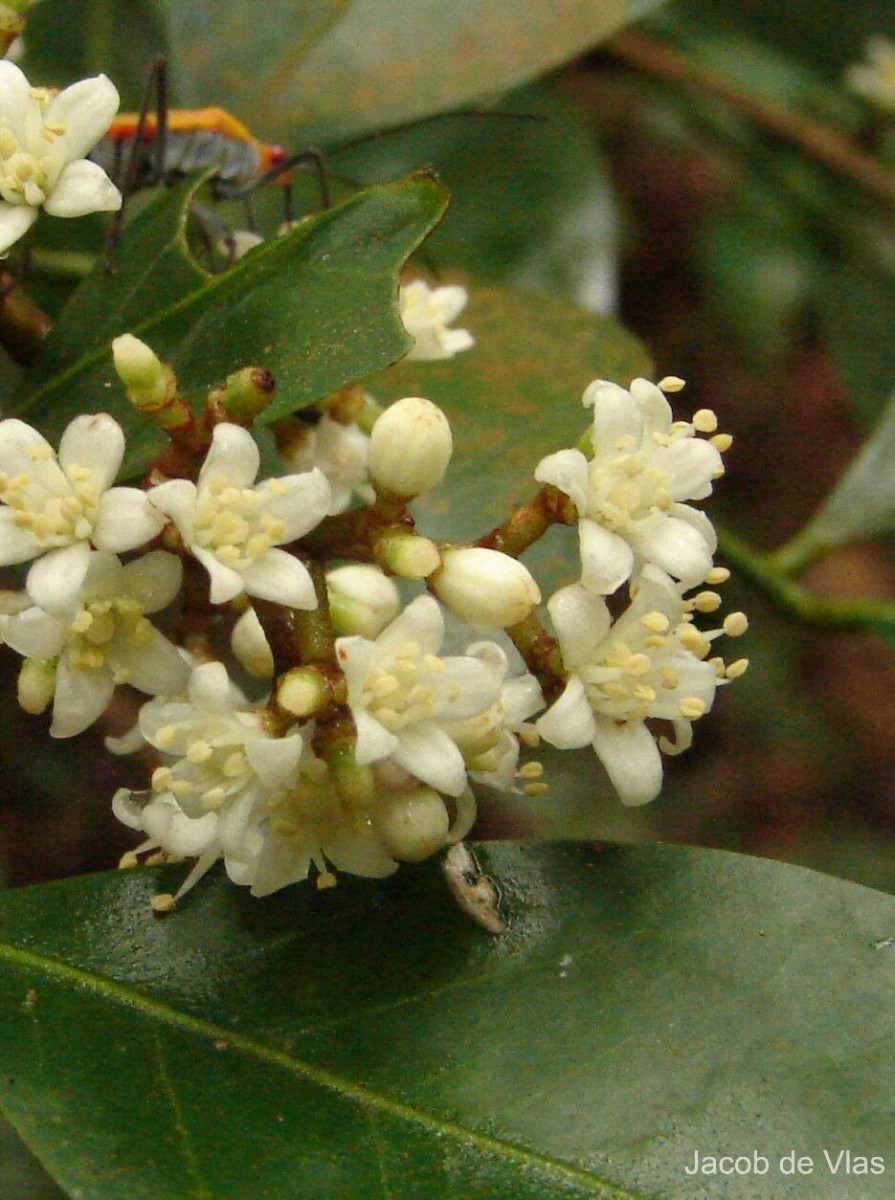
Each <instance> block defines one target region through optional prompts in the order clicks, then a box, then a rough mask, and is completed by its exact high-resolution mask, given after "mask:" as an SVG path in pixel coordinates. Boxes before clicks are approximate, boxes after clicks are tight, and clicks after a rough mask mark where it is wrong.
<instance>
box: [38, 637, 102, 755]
mask: <svg viewBox="0 0 895 1200" xmlns="http://www.w3.org/2000/svg"><path fill="white" fill-rule="evenodd" d="M114 691H115V685H114V683H113V682H112V676H111V675H110V674H109V672H108V671H94V670H83V669H82V668H80V667H78V668H72V667H71V666H70V665H69V662H68V655H67V654H63V655H62V658H61V659H60V660H59V669H58V671H57V672H56V699H55V701H54V703H53V723H52V725H51V726H50V737H55V738H68V737H74V736H75V735H76V734H78V733H83V731H84V730H85V729H87V727H88V726H90V725H92V724H93V722H94V721H95V720H96V719H97V718H98V717H100V716H102V714H103V713H104V712H105V711H106V709H107V708H108V707H109V704H110V703H111V700H112V695H113V693H114Z"/></svg>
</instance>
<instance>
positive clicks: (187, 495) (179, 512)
mask: <svg viewBox="0 0 895 1200" xmlns="http://www.w3.org/2000/svg"><path fill="white" fill-rule="evenodd" d="M147 495H148V497H149V503H150V504H152V505H153V506H154V507H155V508H157V509H158V510H159V512H163V513H164V514H165V516H168V517H170V518H171V520H172V521H173V522H174V524H175V525H176V526H177V528H178V529H179V530H180V532H181V534H182V535H183V540H184V541H185V542H186V544H187V545H188V546H189V545H192V541H193V521H194V520H195V517H196V485H195V484H194V483H190V481H189V480H188V479H169V480H168V482H167V483H160V484H159V485H158V487H154V488H150V490H149V492H148V493H147Z"/></svg>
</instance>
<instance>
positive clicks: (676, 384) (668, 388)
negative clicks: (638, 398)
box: [656, 375, 687, 392]
mask: <svg viewBox="0 0 895 1200" xmlns="http://www.w3.org/2000/svg"><path fill="white" fill-rule="evenodd" d="M656 386H657V387H658V388H659V391H661V392H680V391H682V390H683V388H685V387H686V386H687V384H686V380H684V379H681V378H680V377H679V376H678V375H666V376H665V377H664V379H660V380H659V382H658V384H657V385H656Z"/></svg>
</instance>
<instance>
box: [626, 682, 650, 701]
mask: <svg viewBox="0 0 895 1200" xmlns="http://www.w3.org/2000/svg"><path fill="white" fill-rule="evenodd" d="M632 691H633V694H634V695H635V696H636V697H637V699H638V700H643V701H644V702H645V703H646V704H653V703H655V699H656V693H655V692H654V691H653V689H652V688H651V687H649V686H648V685H647V684H645V683H638V684H637V686H636V687H635V688H632Z"/></svg>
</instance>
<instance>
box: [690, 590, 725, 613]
mask: <svg viewBox="0 0 895 1200" xmlns="http://www.w3.org/2000/svg"><path fill="white" fill-rule="evenodd" d="M693 607H694V608H695V609H696V611H697V612H701V613H711V612H717V611H718V609H719V608H720V607H721V597H720V596H719V595H718V593H717V592H700V593H699V594H698V595H696V596H694V597H693Z"/></svg>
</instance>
